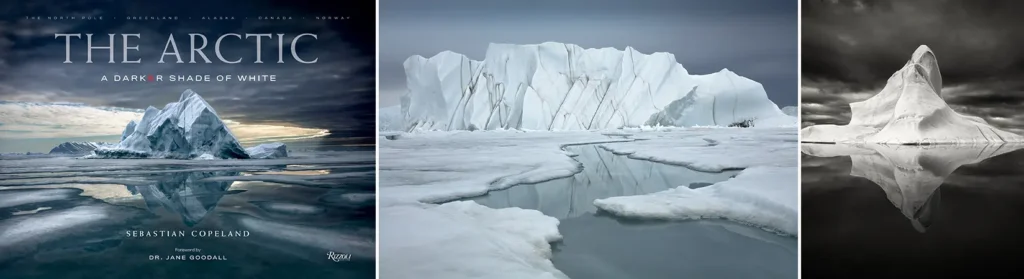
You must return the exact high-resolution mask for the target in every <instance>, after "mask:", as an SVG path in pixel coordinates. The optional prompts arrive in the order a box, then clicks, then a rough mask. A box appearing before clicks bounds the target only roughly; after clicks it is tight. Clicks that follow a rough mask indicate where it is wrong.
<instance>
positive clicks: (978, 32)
mask: <svg viewBox="0 0 1024 279" xmlns="http://www.w3.org/2000/svg"><path fill="white" fill-rule="evenodd" d="M802 8H803V14H802V20H803V25H802V27H801V28H802V36H803V37H802V55H803V57H802V58H803V59H802V63H803V65H802V70H803V79H804V80H803V81H802V82H803V85H802V89H801V91H802V93H803V99H802V103H803V105H802V110H803V121H804V122H805V125H807V124H846V123H847V122H849V113H850V109H849V106H848V104H849V103H850V102H855V101H860V100H863V99H866V98H869V97H871V96H873V95H874V94H875V93H877V92H878V91H879V90H881V88H882V87H884V86H885V81H886V80H887V79H888V78H889V76H890V75H892V74H893V73H894V72H896V71H897V70H899V69H900V68H901V67H902V66H903V65H904V64H905V63H906V62H907V60H909V59H910V55H911V54H912V53H913V52H914V50H915V49H916V48H917V47H918V46H920V45H928V47H930V48H931V49H932V50H933V51H934V52H935V55H936V57H937V58H938V61H939V68H940V69H941V72H942V80H943V87H944V88H943V95H944V96H945V98H946V102H947V103H949V105H950V107H952V108H953V109H955V110H957V111H960V112H964V113H968V114H972V115H977V116H981V117H983V118H985V119H986V120H988V121H989V123H991V124H993V125H995V126H997V127H1001V128H1004V129H1009V130H1011V131H1014V132H1017V133H1021V132H1022V131H1024V114H1020V113H1019V111H1020V109H1021V108H1024V17H1021V12H1024V1H1014V0H1005V1H970V0H962V1H953V0H906V1H864V0H861V1H832V0H803V1H802Z"/></svg>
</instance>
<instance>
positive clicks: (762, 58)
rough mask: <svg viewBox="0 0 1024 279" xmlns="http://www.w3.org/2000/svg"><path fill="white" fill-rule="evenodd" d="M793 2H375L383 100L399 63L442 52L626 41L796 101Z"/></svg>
mask: <svg viewBox="0 0 1024 279" xmlns="http://www.w3.org/2000/svg"><path fill="white" fill-rule="evenodd" d="M796 4H797V3H796V2H794V1H785V0H778V1H761V0H747V1H702V0H701V1H697V0H693V1H668V0H666V1H621V0H563V1H542V0H523V1H468V0H464V1H459V0H440V1H417V0H389V1H381V4H380V5H381V6H380V17H381V18H380V69H381V70H380V84H381V85H380V86H381V97H380V98H381V105H382V106H390V105H396V104H397V103H398V96H399V95H400V94H402V93H403V92H404V91H405V90H406V87H405V72H404V69H403V67H402V62H403V61H405V59H407V58H408V57H410V56H412V55H421V56H426V57H430V56H433V55H435V54H437V53H438V52H441V51H444V50H451V51H455V52H458V53H462V54H465V55H467V56H469V57H470V58H472V59H476V60H482V59H483V57H484V53H485V51H486V49H487V45H488V44H489V43H513V44H536V43H542V42H547V41H554V42H562V43H572V44H577V45H580V46H582V47H585V48H598V47H615V48H618V49H624V48H625V47H627V46H632V47H634V48H636V49H637V50H639V51H641V52H644V53H652V52H669V53H673V54H675V56H676V59H677V60H678V62H680V63H681V64H682V65H683V67H685V68H686V69H687V70H688V71H689V72H691V73H694V74H708V73H713V72H717V71H719V70H721V69H723V68H728V69H730V70H732V71H734V72H737V73H739V74H740V75H743V76H746V77H749V78H751V79H753V80H755V81H758V82H760V83H762V84H763V85H764V87H765V90H766V91H767V93H768V96H769V98H771V99H772V100H773V101H775V102H776V103H777V104H779V105H782V106H785V105H794V104H796V101H797V100H796V98H797V72H796V67H797V65H796V61H797V45H796V42H797V18H796V17H797V7H796Z"/></svg>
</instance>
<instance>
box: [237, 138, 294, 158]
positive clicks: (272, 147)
mask: <svg viewBox="0 0 1024 279" xmlns="http://www.w3.org/2000/svg"><path fill="white" fill-rule="evenodd" d="M245 153H247V154H249V158H252V159H276V158H286V157H288V147H286V146H285V145H284V144H283V143H280V142H275V143H264V144H260V145H257V146H253V147H250V148H246V149H245Z"/></svg>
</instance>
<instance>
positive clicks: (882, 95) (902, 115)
mask: <svg viewBox="0 0 1024 279" xmlns="http://www.w3.org/2000/svg"><path fill="white" fill-rule="evenodd" d="M850 110H851V112H852V117H851V120H850V124H849V125H845V126H837V125H815V126H809V127H806V128H804V129H803V130H801V131H800V138H801V140H802V141H804V142H824V143H836V142H846V143H884V144H931V143H949V144H966V143H1000V142H1024V137H1022V136H1020V135H1016V134H1013V133H1010V132H1007V131H1002V130H999V129H996V128H995V127H992V126H991V125H989V124H988V123H986V122H985V120H984V119H982V118H980V117H976V116H967V115H962V114H960V113H959V112H956V111H954V110H953V109H951V108H950V107H949V105H948V104H946V102H945V101H944V100H943V98H942V75H941V74H940V72H939V65H938V59H936V57H935V54H934V53H933V52H932V50H931V49H930V48H928V46H924V45H922V46H920V47H918V48H917V50H916V51H914V53H913V55H912V56H911V58H910V60H909V61H907V63H906V64H905V65H904V66H903V68H902V69H900V70H899V71H897V72H896V73H894V74H893V75H892V76H891V77H889V80H888V82H887V83H886V85H885V87H884V88H883V89H882V91H881V92H879V93H878V94H877V95H875V96H873V97H871V98H869V99H867V100H864V101H861V102H856V103H851V104H850Z"/></svg>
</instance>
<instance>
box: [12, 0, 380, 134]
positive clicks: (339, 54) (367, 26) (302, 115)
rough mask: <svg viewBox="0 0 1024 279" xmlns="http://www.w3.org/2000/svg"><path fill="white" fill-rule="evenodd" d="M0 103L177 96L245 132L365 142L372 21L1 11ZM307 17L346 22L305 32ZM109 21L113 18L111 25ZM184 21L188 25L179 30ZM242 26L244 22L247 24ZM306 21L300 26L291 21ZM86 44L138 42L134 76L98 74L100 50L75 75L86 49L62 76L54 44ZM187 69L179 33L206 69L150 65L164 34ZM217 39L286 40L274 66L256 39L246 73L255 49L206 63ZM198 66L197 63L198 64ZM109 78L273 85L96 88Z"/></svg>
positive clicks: (146, 10)
mask: <svg viewBox="0 0 1024 279" xmlns="http://www.w3.org/2000/svg"><path fill="white" fill-rule="evenodd" d="M0 15H2V16H0V100H7V101H40V102H81V103H86V104H89V105H96V106H116V107H127V108H146V107H147V106H150V105H152V106H155V107H157V108H162V107H163V105H164V104H166V103H168V102H172V101H176V100H177V99H178V96H179V95H180V94H181V92H182V91H184V90H185V89H189V88H191V89H193V90H194V91H196V92H198V93H199V94H200V95H202V96H203V97H204V98H205V99H206V100H207V101H208V102H209V103H210V104H211V105H212V106H213V107H214V109H216V110H217V112H218V113H220V114H221V117H223V118H227V119H232V120H235V121H239V122H243V123H246V124H278V125H288V126H298V127H306V128H321V129H329V130H331V132H332V133H334V135H335V136H339V137H368V138H369V140H368V141H369V142H370V143H372V142H373V137H372V135H373V133H375V130H376V129H375V128H374V125H375V121H376V116H375V108H376V106H375V105H374V101H375V93H376V91H375V88H374V85H375V68H374V56H375V51H376V48H375V47H376V45H375V39H376V38H375V10H374V1H372V0H371V1H304V0H255V1H223V0H201V1H196V0H179V1H114V0H106V1H102V0H101V1H93V0H77V1H76V0H72V1H56V0H44V1H4V2H3V3H2V4H0ZM25 16H43V17H46V16H79V17H81V16H95V17H99V16H102V17H103V20H92V21H90V20H80V19H79V20H46V19H43V20H29V19H26V18H25ZM126 16H177V17H178V20H166V21H160V20H125V17H126ZM202 16H234V17H235V19H234V20H216V21H213V20H200V19H199V17H202ZM259 16H291V17H292V20H258V19H256V17H259ZM315 16H338V17H348V19H344V20H327V21H325V20H316V19H314V18H313V17H315ZM115 17H116V18H115ZM188 17H192V18H193V19H188ZM246 17H248V19H246ZM302 17H306V19H301V18H302ZM58 32H60V33H94V34H95V35H94V37H93V39H94V43H95V44H97V45H107V44H108V37H107V35H106V34H107V33H141V38H139V39H134V38H133V39H132V40H133V41H132V42H131V43H132V44H137V45H139V49H140V50H139V51H137V52H132V57H130V59H136V58H141V59H142V63H141V64H120V63H119V64H108V63H107V61H108V57H109V54H108V52H107V51H106V50H94V51H93V61H94V62H95V63H93V64H86V63H85V60H86V59H85V56H86V44H85V40H84V35H83V38H82V39H81V40H79V39H74V40H73V43H72V46H71V56H72V61H74V63H73V64H63V63H62V62H63V61H64V57H65V42H64V39H63V38H61V39H56V38H54V33H58ZM172 33H173V34H174V35H175V41H176V43H177V47H178V49H179V52H180V53H181V55H182V58H183V59H184V60H185V62H188V60H189V58H190V57H189V48H190V40H189V36H188V33H203V34H205V35H206V36H207V39H208V46H207V48H206V51H205V53H206V54H207V56H208V57H209V59H210V60H212V61H213V63H211V64H205V63H198V64H174V63H170V62H174V61H175V59H174V58H173V56H167V57H166V58H165V59H166V60H165V61H166V62H169V63H166V64H159V63H157V61H158V60H159V58H160V56H161V55H160V54H161V53H162V52H163V50H164V46H165V43H166V41H167V38H168V35H169V34H172ZM225 33H242V34H243V35H244V33H285V34H287V35H286V38H285V44H284V45H285V48H286V49H285V50H284V55H285V60H284V62H285V63H284V64H278V63H275V62H277V41H276V37H275V39H271V40H269V41H268V40H267V39H266V38H264V42H263V45H262V59H263V61H264V62H265V63H264V64H254V63H252V62H253V61H254V60H255V56H256V44H255V39H253V38H250V39H247V40H246V39H244V38H243V39H242V40H239V39H237V38H234V37H229V38H227V39H225V43H223V45H222V46H221V47H222V52H223V54H224V56H225V58H226V59H229V60H235V59H237V58H239V57H241V58H242V59H243V62H242V63H239V64H225V63H221V62H220V61H218V60H217V57H216V55H215V54H214V52H213V45H214V43H215V40H216V39H217V38H218V37H219V36H220V35H221V34H225ZM300 33H315V34H317V35H318V38H317V39H316V40H312V39H310V38H309V37H305V38H303V39H302V40H300V41H299V42H300V44H299V45H298V46H297V51H298V53H299V56H300V57H302V58H303V59H307V60H308V59H312V58H314V57H318V58H319V60H318V62H317V63H315V64H300V63H298V62H295V61H294V60H292V59H291V55H290V49H289V47H290V42H291V40H290V39H291V37H293V36H295V35H298V34H300ZM116 39H117V40H116V42H115V58H116V59H115V60H116V61H121V59H122V57H121V55H122V53H121V49H120V48H121V46H122V42H121V38H120V36H118V37H116ZM197 59H199V61H198V62H202V60H201V59H200V58H198V57H197ZM115 74H120V75H130V74H142V75H149V74H160V75H165V76H167V75H188V74H193V75H195V74H210V75H211V76H216V75H218V74H230V75H236V74H276V75H277V81H276V82H250V83H242V82H192V83H189V82H168V81H164V82H153V83H146V82H114V81H107V82H103V81H100V77H101V76H103V75H108V77H111V78H112V76H113V75H115Z"/></svg>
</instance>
